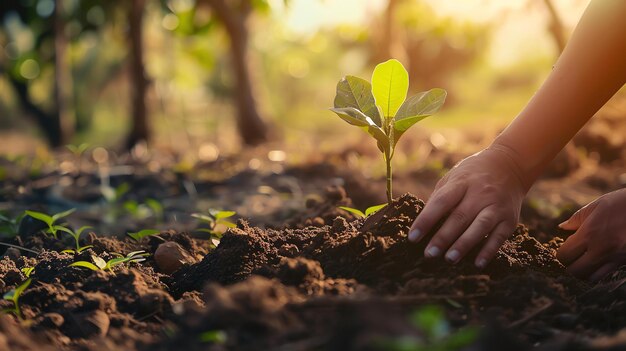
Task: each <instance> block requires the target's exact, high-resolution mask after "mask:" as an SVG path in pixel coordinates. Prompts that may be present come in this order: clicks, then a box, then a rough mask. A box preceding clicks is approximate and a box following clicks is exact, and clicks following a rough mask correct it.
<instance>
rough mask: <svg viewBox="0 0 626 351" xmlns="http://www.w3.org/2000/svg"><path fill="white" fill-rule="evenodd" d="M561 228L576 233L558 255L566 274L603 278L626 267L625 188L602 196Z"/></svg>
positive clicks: (560, 225)
mask: <svg viewBox="0 0 626 351" xmlns="http://www.w3.org/2000/svg"><path fill="white" fill-rule="evenodd" d="M559 227H560V228H561V229H565V230H575V231H576V232H575V233H574V234H572V235H571V236H570V237H569V238H567V240H565V242H564V243H563V245H562V246H561V247H560V248H559V250H558V251H557V254H556V257H557V258H558V259H559V261H561V263H563V264H564V265H565V266H567V272H568V273H570V274H572V275H575V276H577V277H580V278H589V279H591V280H599V279H601V278H602V277H604V276H605V275H607V274H609V273H611V272H613V271H615V270H616V269H617V268H619V266H620V265H622V264H626V189H620V190H616V191H614V192H611V193H608V194H606V195H603V196H601V197H599V198H598V199H596V200H595V201H593V202H591V203H589V204H588V205H586V206H585V207H583V208H581V209H580V210H578V211H577V212H576V213H574V215H573V216H572V217H570V218H569V219H568V220H567V221H565V222H563V223H561V224H559Z"/></svg>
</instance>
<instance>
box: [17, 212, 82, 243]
mask: <svg viewBox="0 0 626 351" xmlns="http://www.w3.org/2000/svg"><path fill="white" fill-rule="evenodd" d="M74 211H76V209H75V208H72V209H70V210H67V211H65V212H60V213H57V214H55V215H52V216H50V215H47V214H45V213H41V212H35V211H26V214H27V215H29V216H31V217H33V218H35V219H38V220H40V221H42V222H44V223H46V224H47V225H48V230H47V231H46V232H47V233H48V234H51V235H52V236H53V237H54V238H55V239H58V234H57V233H58V231H59V227H60V226H58V225H55V224H56V222H57V221H58V220H59V219H61V218H63V217H67V216H69V215H70V214H72V213H73V212H74Z"/></svg>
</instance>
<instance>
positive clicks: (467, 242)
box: [446, 208, 498, 263]
mask: <svg viewBox="0 0 626 351" xmlns="http://www.w3.org/2000/svg"><path fill="white" fill-rule="evenodd" d="M496 224H498V222H497V220H496V216H495V213H494V211H493V210H492V209H491V208H486V209H484V210H483V211H481V212H480V213H479V214H478V216H476V219H475V220H474V222H472V224H471V225H470V226H469V228H467V230H465V232H464V233H463V234H462V235H461V236H460V237H459V238H458V239H457V240H456V242H455V243H454V244H453V245H452V247H451V248H450V250H448V252H447V253H446V260H448V261H449V262H451V263H457V262H459V260H461V259H462V258H463V257H465V255H467V253H468V252H469V251H470V250H471V249H472V248H474V246H476V245H477V244H478V243H479V242H480V241H481V240H483V239H484V238H485V236H487V235H488V234H489V233H491V232H492V231H493V229H494V228H495V226H496Z"/></svg>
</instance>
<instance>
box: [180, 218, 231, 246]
mask: <svg viewBox="0 0 626 351" xmlns="http://www.w3.org/2000/svg"><path fill="white" fill-rule="evenodd" d="M236 214H237V212H235V211H220V210H213V209H210V210H209V211H208V213H207V214H202V213H194V214H192V215H191V216H192V217H194V218H197V219H199V220H200V221H202V222H204V223H206V224H207V225H208V226H209V228H208V229H207V228H200V229H196V230H197V231H199V232H204V233H208V234H209V235H210V236H211V243H212V244H213V246H217V245H218V244H219V242H220V239H221V238H222V234H223V232H221V231H219V230H218V229H217V227H218V225H223V226H225V227H228V228H234V227H236V225H235V223H233V222H231V221H229V220H227V218H230V217H232V216H234V215H236Z"/></svg>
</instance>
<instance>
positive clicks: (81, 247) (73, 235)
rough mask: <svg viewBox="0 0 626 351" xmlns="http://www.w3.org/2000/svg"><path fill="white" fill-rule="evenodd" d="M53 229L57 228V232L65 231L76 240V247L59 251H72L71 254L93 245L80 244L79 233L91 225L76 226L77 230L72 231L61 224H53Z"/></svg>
mask: <svg viewBox="0 0 626 351" xmlns="http://www.w3.org/2000/svg"><path fill="white" fill-rule="evenodd" d="M54 227H55V229H56V230H57V232H59V231H62V232H65V233H67V234H69V235H70V236H71V237H72V238H74V241H75V242H76V249H67V250H63V251H61V252H64V253H73V254H79V253H81V252H83V251H85V250H87V249H88V248H91V247H93V245H86V246H80V242H79V241H80V240H79V239H80V235H81V234H82V233H83V231H85V230H86V229H91V228H92V227H90V226H84V227H80V228H78V230H76V231H73V230H71V229H70V228H67V227H64V226H61V225H55V226H54Z"/></svg>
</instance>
